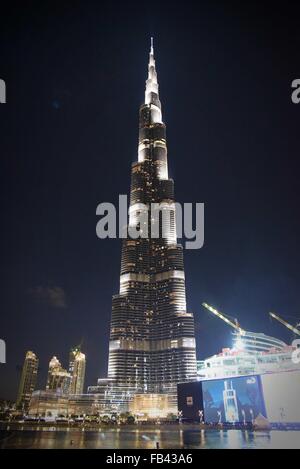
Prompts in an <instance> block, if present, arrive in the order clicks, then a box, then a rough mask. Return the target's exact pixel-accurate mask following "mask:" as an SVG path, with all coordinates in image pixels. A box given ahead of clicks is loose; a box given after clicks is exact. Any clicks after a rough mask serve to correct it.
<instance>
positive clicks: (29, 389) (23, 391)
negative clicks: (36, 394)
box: [17, 351, 39, 410]
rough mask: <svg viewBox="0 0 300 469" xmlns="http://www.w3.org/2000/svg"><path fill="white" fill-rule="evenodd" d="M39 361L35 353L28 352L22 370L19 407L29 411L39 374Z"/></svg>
mask: <svg viewBox="0 0 300 469" xmlns="http://www.w3.org/2000/svg"><path fill="white" fill-rule="evenodd" d="M38 366H39V360H38V358H37V356H36V354H35V353H33V352H31V351H28V352H27V353H26V355H25V360H24V364H23V368H22V375H21V381H20V385H19V391H18V398H17V407H18V408H19V409H23V410H27V409H28V407H29V402H30V399H31V394H32V393H33V391H34V389H35V386H36V380H37V372H38Z"/></svg>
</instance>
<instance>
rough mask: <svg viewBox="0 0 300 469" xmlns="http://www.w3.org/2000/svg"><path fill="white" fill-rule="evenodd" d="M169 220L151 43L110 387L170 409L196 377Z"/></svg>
mask: <svg viewBox="0 0 300 469" xmlns="http://www.w3.org/2000/svg"><path fill="white" fill-rule="evenodd" d="M155 203H158V204H160V209H161V213H160V218H159V219H158V220H159V221H158V227H159V229H158V232H157V237H154V236H153V231H152V236H151V229H152V230H153V215H151V213H150V210H149V209H150V207H151V204H155ZM141 215H143V223H141ZM175 217H176V213H175V200H174V182H173V180H172V179H170V178H169V176H168V162H167V144H166V126H165V124H164V123H163V120H162V110H161V102H160V99H159V90H158V81H157V72H156V68H155V60H154V51H153V42H152V40H151V49H150V56H149V65H148V78H147V81H146V91H145V101H144V103H143V104H142V105H141V107H140V112H139V145H138V161H136V162H135V163H133V165H132V170H131V190H130V208H129V225H128V230H129V233H132V232H133V230H136V231H140V236H139V237H136V239H134V237H133V236H131V235H130V234H129V236H128V237H127V238H126V239H124V240H123V245H122V259H121V275H120V291H119V293H118V294H117V295H115V296H114V297H113V300H112V316H111V330H110V342H109V363H108V379H109V380H110V382H111V383H113V386H114V389H115V390H118V389H119V390H120V391H121V392H122V393H123V394H122V395H123V396H124V398H125V396H126V395H130V394H132V393H133V394H143V393H149V394H153V393H154V394H168V395H171V396H173V397H174V402H175V400H176V384H177V383H182V382H186V381H190V380H191V379H193V378H194V377H195V376H196V344H195V335H194V319H193V314H192V313H190V312H187V308H186V292H185V273H184V264H183V249H182V246H181V245H180V244H178V243H177V234H176V220H175ZM142 232H143V234H142ZM145 233H148V236H145ZM99 383H100V384H101V380H99ZM94 390H95V388H92V389H91V391H92V392H93V391H94Z"/></svg>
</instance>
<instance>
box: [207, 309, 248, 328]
mask: <svg viewBox="0 0 300 469" xmlns="http://www.w3.org/2000/svg"><path fill="white" fill-rule="evenodd" d="M202 306H204V308H206V309H208V311H210V312H211V313H213V314H214V315H215V316H217V317H218V318H220V319H222V320H223V321H224V322H226V324H229V326H231V327H233V328H234V329H235V330H237V331H238V333H239V334H240V335H245V334H246V331H245V330H244V329H242V328H241V327H240V325H239V323H238V320H237V319H235V318H232V319H234V322H233V321H231V319H228V317H227V316H225V314H222V313H221V312H220V311H218V310H217V309H215V308H213V307H212V306H210V305H208V304H207V303H202Z"/></svg>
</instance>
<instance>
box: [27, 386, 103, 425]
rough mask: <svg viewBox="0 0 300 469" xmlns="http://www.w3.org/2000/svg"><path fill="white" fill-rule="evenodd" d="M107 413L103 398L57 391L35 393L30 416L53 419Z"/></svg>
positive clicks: (31, 402)
mask: <svg viewBox="0 0 300 469" xmlns="http://www.w3.org/2000/svg"><path fill="white" fill-rule="evenodd" d="M106 413H107V409H106V408H105V407H104V403H103V401H102V396H99V395H94V394H81V395H74V394H69V395H68V394H62V393H61V392H56V391H51V390H48V391H35V392H33V394H32V397H31V400H30V405H29V412H28V415H29V416H31V417H36V418H38V417H42V418H45V419H46V420H47V419H53V418H58V417H70V418H71V417H74V416H85V415H94V416H99V415H100V414H101V415H104V414H106Z"/></svg>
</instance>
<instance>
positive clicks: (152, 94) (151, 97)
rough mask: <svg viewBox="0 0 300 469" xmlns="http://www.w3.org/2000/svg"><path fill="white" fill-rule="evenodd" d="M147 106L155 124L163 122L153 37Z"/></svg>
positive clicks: (147, 82) (147, 83)
mask: <svg viewBox="0 0 300 469" xmlns="http://www.w3.org/2000/svg"><path fill="white" fill-rule="evenodd" d="M145 104H148V105H150V107H151V110H152V111H153V112H152V117H153V122H162V117H161V104H160V100H159V93H158V82H157V72H156V68H155V59H154V48H153V37H151V42H150V54H149V63H148V78H147V80H146V90H145Z"/></svg>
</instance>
